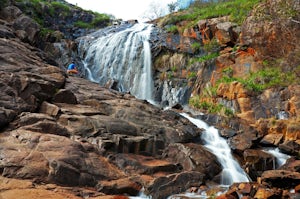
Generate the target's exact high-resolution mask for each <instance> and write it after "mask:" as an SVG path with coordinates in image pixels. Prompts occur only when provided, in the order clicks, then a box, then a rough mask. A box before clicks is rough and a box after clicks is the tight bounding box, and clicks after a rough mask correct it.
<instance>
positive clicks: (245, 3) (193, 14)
mask: <svg viewBox="0 0 300 199" xmlns="http://www.w3.org/2000/svg"><path fill="white" fill-rule="evenodd" d="M261 1H262V0H251V1H249V0H230V1H226V2H214V3H208V4H205V6H204V5H203V4H200V5H199V6H197V5H195V4H192V5H191V6H190V7H189V8H188V9H187V10H185V11H184V12H182V14H178V15H175V16H173V15H171V16H170V17H169V18H167V20H166V21H165V22H164V25H171V24H176V23H177V22H180V21H191V23H190V24H189V25H190V26H194V25H195V24H196V23H197V22H198V21H199V20H201V19H208V18H214V17H221V16H230V20H231V21H232V22H235V23H238V24H241V23H242V22H243V21H244V19H245V18H246V16H247V15H248V14H249V12H250V11H251V10H252V8H253V7H254V6H255V5H256V4H258V3H259V2H261Z"/></svg>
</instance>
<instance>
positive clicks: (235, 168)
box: [181, 113, 249, 185]
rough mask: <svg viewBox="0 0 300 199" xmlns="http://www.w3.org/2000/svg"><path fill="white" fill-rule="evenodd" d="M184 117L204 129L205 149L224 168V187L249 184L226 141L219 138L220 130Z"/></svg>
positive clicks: (186, 116) (185, 115) (183, 114)
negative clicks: (237, 183)
mask: <svg viewBox="0 0 300 199" xmlns="http://www.w3.org/2000/svg"><path fill="white" fill-rule="evenodd" d="M181 115H182V116H184V117H185V118H187V119H188V120H190V121H191V122H192V123H193V124H195V125H196V126H197V127H198V128H202V129H204V132H203V134H202V139H203V140H204V141H205V145H204V146H205V147H206V148H208V149H209V150H210V151H211V152H212V153H214V154H215V155H216V157H217V158H218V160H219V162H220V164H221V165H222V166H223V171H222V181H221V182H220V183H221V184H222V185H231V184H232V183H235V182H249V178H248V176H247V174H246V173H245V172H244V170H243V169H242V168H241V167H240V165H239V164H238V162H237V161H236V160H235V159H234V158H233V157H232V155H231V149H230V147H229V146H228V144H227V142H226V140H225V139H223V138H222V137H220V136H219V133H218V130H217V129H216V128H214V127H213V126H208V125H207V124H206V123H205V122H203V121H201V120H199V119H195V118H193V117H190V116H189V115H188V114H186V113H182V114H181Z"/></svg>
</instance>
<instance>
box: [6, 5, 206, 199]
mask: <svg viewBox="0 0 300 199" xmlns="http://www.w3.org/2000/svg"><path fill="white" fill-rule="evenodd" d="M7 9H8V10H9V8H7ZM12 10H14V11H15V12H16V13H18V12H19V11H18V10H17V9H15V8H14V9H12ZM16 15H17V14H16ZM1 16H2V17H3V15H1ZM1 23H2V26H1V29H0V33H1V34H0V35H3V36H2V37H1V38H0V45H1V49H0V51H1V52H0V53H1V55H0V59H1V61H0V62H1V71H0V76H1V80H0V85H1V94H0V104H1V108H0V113H1V114H0V116H1V120H0V121H1V122H0V130H1V134H0V142H1V146H0V156H1V158H0V173H1V176H2V178H3V180H5V181H7V182H8V183H11V184H13V185H12V186H11V187H9V188H5V187H4V186H3V187H1V190H0V196H1V197H4V198H9V197H10V195H11V194H15V195H18V194H19V192H20V191H21V190H22V191H23V193H24V195H26V196H25V197H28V198H30V197H31V196H32V195H34V194H40V195H41V196H45V195H47V194H49V192H47V189H49V188H43V187H35V186H33V183H35V184H47V186H52V187H55V189H58V188H59V185H61V186H63V187H89V189H90V191H89V190H88V189H82V190H78V189H77V188H71V190H69V191H67V190H66V189H65V188H61V189H62V191H61V192H59V193H56V194H54V193H53V194H52V196H49V197H48V198H51V197H53V198H54V197H56V198H60V197H73V198H77V197H76V195H79V196H81V197H89V196H90V197H92V196H93V197H96V196H99V194H100V195H101V194H102V195H105V194H115V195H120V194H121V195H137V194H138V193H139V191H140V190H141V188H142V187H145V188H149V187H150V185H151V187H154V186H157V185H156V184H157V183H156V182H155V180H156V179H157V178H158V177H162V176H166V175H169V174H170V175H173V176H174V177H175V176H177V175H178V176H182V177H180V178H179V179H181V180H179V181H178V180H175V179H174V178H168V179H169V180H170V181H174V184H173V185H172V184H166V185H164V187H165V190H164V192H163V194H164V195H165V196H168V195H171V194H173V192H179V191H184V190H185V189H187V188H188V187H189V186H192V185H193V186H194V185H195V186H196V185H200V183H201V182H202V179H203V174H202V173H198V174H197V176H198V177H195V180H193V182H191V184H187V185H186V186H184V187H182V188H181V189H179V190H175V188H174V187H175V186H178V184H181V183H183V181H186V179H189V176H191V175H192V174H191V173H185V172H186V171H185V170H182V166H181V165H180V164H178V162H175V161H174V162H172V161H164V160H161V158H162V156H161V154H162V153H163V151H164V149H165V148H166V147H167V146H168V145H169V144H171V143H189V142H192V141H193V140H194V139H195V138H197V137H199V136H200V134H201V130H200V129H198V128H197V127H195V126H194V125H193V124H191V123H190V122H189V121H188V120H187V119H185V118H183V117H182V116H180V114H178V113H176V112H173V111H163V110H161V109H159V108H157V107H155V106H153V105H151V104H149V103H148V102H145V101H142V100H137V99H136V98H134V97H133V96H131V95H129V94H121V93H118V92H115V91H113V90H109V89H107V88H103V87H100V86H99V85H97V84H95V83H91V82H89V81H87V80H84V79H81V78H77V77H71V76H70V77H68V76H67V75H66V74H65V73H64V71H63V70H61V69H59V68H58V67H55V66H53V65H50V64H47V57H46V55H45V54H44V53H43V52H42V51H40V50H39V49H37V48H35V47H32V46H30V45H29V44H28V43H24V42H25V41H24V40H23V38H20V37H19V36H17V34H16V32H18V31H19V29H16V27H13V26H9V25H10V22H9V21H4V20H2V21H1ZM13 23H14V22H13ZM24 31H25V32H26V34H28V35H30V34H29V32H28V31H30V30H29V29H24ZM133 168H139V169H138V170H136V169H133ZM12 179H18V180H15V181H13V180H12ZM176 179H177V178H176ZM1 182H2V181H1ZM175 182H176V183H175ZM21 183H24V185H22V186H20V184H21ZM7 189H9V190H10V192H8V191H4V190H7ZM50 189H52V188H50ZM53 189H54V188H53ZM153 190H156V188H151V189H150V188H149V193H151V194H152V193H154V192H153ZM159 197H160V196H158V198H159Z"/></svg>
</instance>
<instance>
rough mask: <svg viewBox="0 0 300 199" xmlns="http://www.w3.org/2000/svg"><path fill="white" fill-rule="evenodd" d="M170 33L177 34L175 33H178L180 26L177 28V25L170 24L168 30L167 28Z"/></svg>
mask: <svg viewBox="0 0 300 199" xmlns="http://www.w3.org/2000/svg"><path fill="white" fill-rule="evenodd" d="M166 31H167V32H168V33H173V34H175V33H178V28H177V26H175V25H171V26H169V27H168V28H167V30H166Z"/></svg>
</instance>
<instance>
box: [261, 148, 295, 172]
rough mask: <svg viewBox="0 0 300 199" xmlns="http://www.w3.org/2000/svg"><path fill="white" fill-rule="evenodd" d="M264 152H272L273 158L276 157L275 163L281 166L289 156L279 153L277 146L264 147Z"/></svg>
mask: <svg viewBox="0 0 300 199" xmlns="http://www.w3.org/2000/svg"><path fill="white" fill-rule="evenodd" d="M264 151H265V152H267V153H270V154H272V155H273V156H274V157H275V158H276V165H277V167H280V166H282V165H283V164H285V162H286V161H287V159H289V158H290V157H291V156H289V155H287V154H284V153H281V152H280V151H279V149H278V148H275V149H274V148H269V149H264ZM274 169H276V167H275V166H274Z"/></svg>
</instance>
